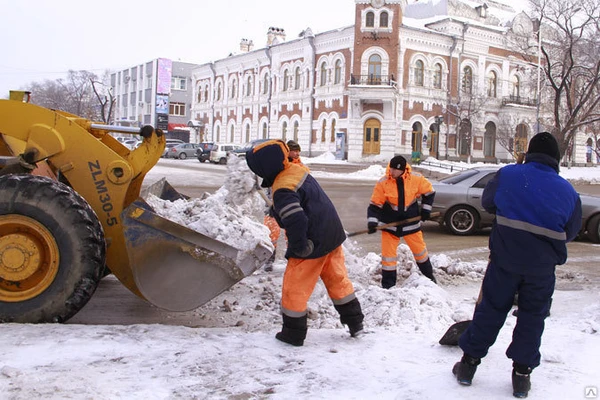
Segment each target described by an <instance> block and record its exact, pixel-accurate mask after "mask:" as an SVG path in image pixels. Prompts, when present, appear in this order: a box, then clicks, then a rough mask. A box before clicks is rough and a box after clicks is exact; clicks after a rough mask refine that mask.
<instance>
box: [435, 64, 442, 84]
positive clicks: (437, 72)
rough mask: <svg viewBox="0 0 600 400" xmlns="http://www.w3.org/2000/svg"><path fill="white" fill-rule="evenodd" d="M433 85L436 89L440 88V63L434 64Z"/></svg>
mask: <svg viewBox="0 0 600 400" xmlns="http://www.w3.org/2000/svg"><path fill="white" fill-rule="evenodd" d="M433 87H434V88H436V89H441V88H442V65H441V64H439V63H438V64H435V67H434V68H433Z"/></svg>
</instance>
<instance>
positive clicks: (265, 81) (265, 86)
mask: <svg viewBox="0 0 600 400" xmlns="http://www.w3.org/2000/svg"><path fill="white" fill-rule="evenodd" d="M268 91H269V75H268V74H265V78H264V79H263V94H267V92H268Z"/></svg>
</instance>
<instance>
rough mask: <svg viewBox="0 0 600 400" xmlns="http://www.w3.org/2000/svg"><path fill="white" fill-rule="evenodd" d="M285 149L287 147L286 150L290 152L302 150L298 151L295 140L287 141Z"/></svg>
mask: <svg viewBox="0 0 600 400" xmlns="http://www.w3.org/2000/svg"><path fill="white" fill-rule="evenodd" d="M287 147H288V149H290V150H292V151H293V150H296V151H302V150H300V145H299V144H298V142H296V141H295V140H288V142H287Z"/></svg>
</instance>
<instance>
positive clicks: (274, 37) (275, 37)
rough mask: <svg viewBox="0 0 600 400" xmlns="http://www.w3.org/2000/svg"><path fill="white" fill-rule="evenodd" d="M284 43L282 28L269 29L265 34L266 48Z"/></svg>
mask: <svg viewBox="0 0 600 400" xmlns="http://www.w3.org/2000/svg"><path fill="white" fill-rule="evenodd" d="M284 41H285V30H284V29H283V28H275V27H270V28H269V31H268V32H267V46H272V45H274V44H279V43H281V42H284Z"/></svg>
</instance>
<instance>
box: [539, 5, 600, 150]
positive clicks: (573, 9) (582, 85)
mask: <svg viewBox="0 0 600 400" xmlns="http://www.w3.org/2000/svg"><path fill="white" fill-rule="evenodd" d="M531 5H532V11H533V14H534V15H535V16H536V17H537V28H538V29H537V32H538V34H539V32H541V35H542V36H541V40H540V37H539V36H538V37H537V40H539V53H540V55H541V59H542V62H541V66H542V69H543V74H544V78H545V79H544V87H543V88H542V91H541V93H542V98H543V99H544V100H543V101H541V102H540V109H541V112H540V116H542V117H541V118H540V121H539V122H541V123H543V124H544V125H547V126H550V127H552V128H551V129H552V134H553V135H554V136H555V137H556V139H557V140H558V142H559V147H560V151H561V154H563V155H564V154H565V153H566V152H567V150H570V149H571V146H572V144H573V142H574V137H575V134H576V133H577V131H582V130H583V131H585V130H589V129H591V128H592V127H593V124H595V123H597V122H598V121H600V107H599V106H600V48H599V45H598V38H599V37H600V4H599V2H598V0H531ZM529 54H531V52H530V53H529ZM535 59H536V57H535V56H534V57H533V58H532V57H531V56H530V58H529V60H530V61H532V62H535ZM567 153H570V151H569V152H567Z"/></svg>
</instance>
